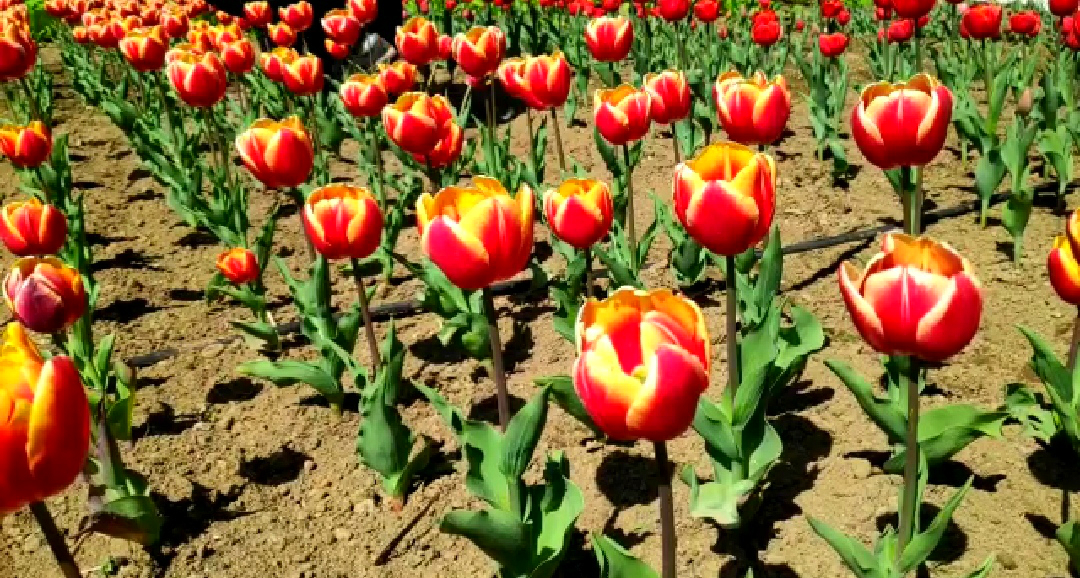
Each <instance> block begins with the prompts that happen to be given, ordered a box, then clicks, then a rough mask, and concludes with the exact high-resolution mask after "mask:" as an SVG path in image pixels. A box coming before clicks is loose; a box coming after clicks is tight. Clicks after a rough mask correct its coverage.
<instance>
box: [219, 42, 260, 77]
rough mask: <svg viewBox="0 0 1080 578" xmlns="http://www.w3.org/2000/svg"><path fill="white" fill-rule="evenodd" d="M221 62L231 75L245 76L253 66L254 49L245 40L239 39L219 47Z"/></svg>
mask: <svg viewBox="0 0 1080 578" xmlns="http://www.w3.org/2000/svg"><path fill="white" fill-rule="evenodd" d="M221 62H222V64H224V65H225V69H226V70H228V71H229V72H231V73H233V74H247V73H248V72H251V69H252V68H253V67H254V66H255V47H254V46H253V45H252V44H251V41H250V40H248V39H247V38H241V39H240V40H237V41H235V42H230V43H228V44H225V45H223V46H222V47H221Z"/></svg>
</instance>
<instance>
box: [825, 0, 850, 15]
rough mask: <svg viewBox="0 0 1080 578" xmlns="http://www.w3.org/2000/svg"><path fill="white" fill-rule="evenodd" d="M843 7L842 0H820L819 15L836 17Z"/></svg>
mask: <svg viewBox="0 0 1080 578" xmlns="http://www.w3.org/2000/svg"><path fill="white" fill-rule="evenodd" d="M843 9H844V2H843V0H821V17H822V18H827V19H831V18H836V17H837V16H839V15H840V11H841V10H843Z"/></svg>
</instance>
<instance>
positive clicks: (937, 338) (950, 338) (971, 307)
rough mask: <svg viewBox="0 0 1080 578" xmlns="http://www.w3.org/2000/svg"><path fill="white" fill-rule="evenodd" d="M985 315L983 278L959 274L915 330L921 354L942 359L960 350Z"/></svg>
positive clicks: (922, 356) (927, 357) (932, 358)
mask: <svg viewBox="0 0 1080 578" xmlns="http://www.w3.org/2000/svg"><path fill="white" fill-rule="evenodd" d="M981 316H982V290H981V289H980V287H979V282H978V281H977V280H976V279H975V278H974V277H973V276H971V275H968V274H967V273H961V274H959V275H956V276H955V277H953V278H952V280H951V282H950V284H949V286H948V288H947V289H946V290H945V291H944V293H943V294H941V296H940V298H939V300H938V302H937V303H936V304H935V305H934V307H933V308H932V309H930V310H929V311H928V312H927V313H926V315H924V316H923V318H922V319H921V320H920V321H919V325H918V329H917V331H916V334H915V340H916V343H917V351H918V353H919V357H921V358H923V359H925V360H927V361H942V360H945V359H947V358H948V357H950V356H952V355H955V354H956V353H959V352H960V350H961V349H963V348H964V347H965V346H966V345H967V344H968V343H969V342H970V341H971V339H972V337H974V336H975V333H976V332H977V331H978V330H979V319H980V318H981Z"/></svg>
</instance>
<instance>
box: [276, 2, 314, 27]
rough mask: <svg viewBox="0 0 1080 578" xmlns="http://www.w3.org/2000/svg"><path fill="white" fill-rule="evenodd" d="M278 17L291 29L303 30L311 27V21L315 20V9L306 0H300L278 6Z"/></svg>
mask: <svg viewBox="0 0 1080 578" xmlns="http://www.w3.org/2000/svg"><path fill="white" fill-rule="evenodd" d="M278 18H280V19H281V21H282V22H284V23H286V24H288V25H289V26H290V27H291V28H292V29H293V30H295V31H297V32H303V31H305V30H307V29H308V28H311V23H312V22H313V21H314V20H315V11H314V10H313V9H312V8H311V4H308V3H307V1H306V0H300V1H299V2H297V3H295V4H289V5H288V6H285V7H282V8H278Z"/></svg>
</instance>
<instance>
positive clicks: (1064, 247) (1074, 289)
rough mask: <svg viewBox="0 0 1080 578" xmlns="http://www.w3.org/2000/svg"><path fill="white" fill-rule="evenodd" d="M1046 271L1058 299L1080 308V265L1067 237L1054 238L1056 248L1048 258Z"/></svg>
mask: <svg viewBox="0 0 1080 578" xmlns="http://www.w3.org/2000/svg"><path fill="white" fill-rule="evenodd" d="M1046 270H1047V272H1048V273H1049V274H1050V285H1052V286H1053V287H1054V291H1055V292H1057V294H1058V297H1061V299H1062V300H1063V301H1065V302H1066V303H1069V304H1071V305H1076V306H1078V307H1080V264H1078V263H1077V262H1076V254H1075V253H1073V249H1072V245H1071V243H1070V242H1069V239H1068V238H1067V237H1066V236H1065V235H1058V236H1057V237H1056V238H1054V248H1053V249H1051V250H1050V255H1048V256H1047V258H1046Z"/></svg>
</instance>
